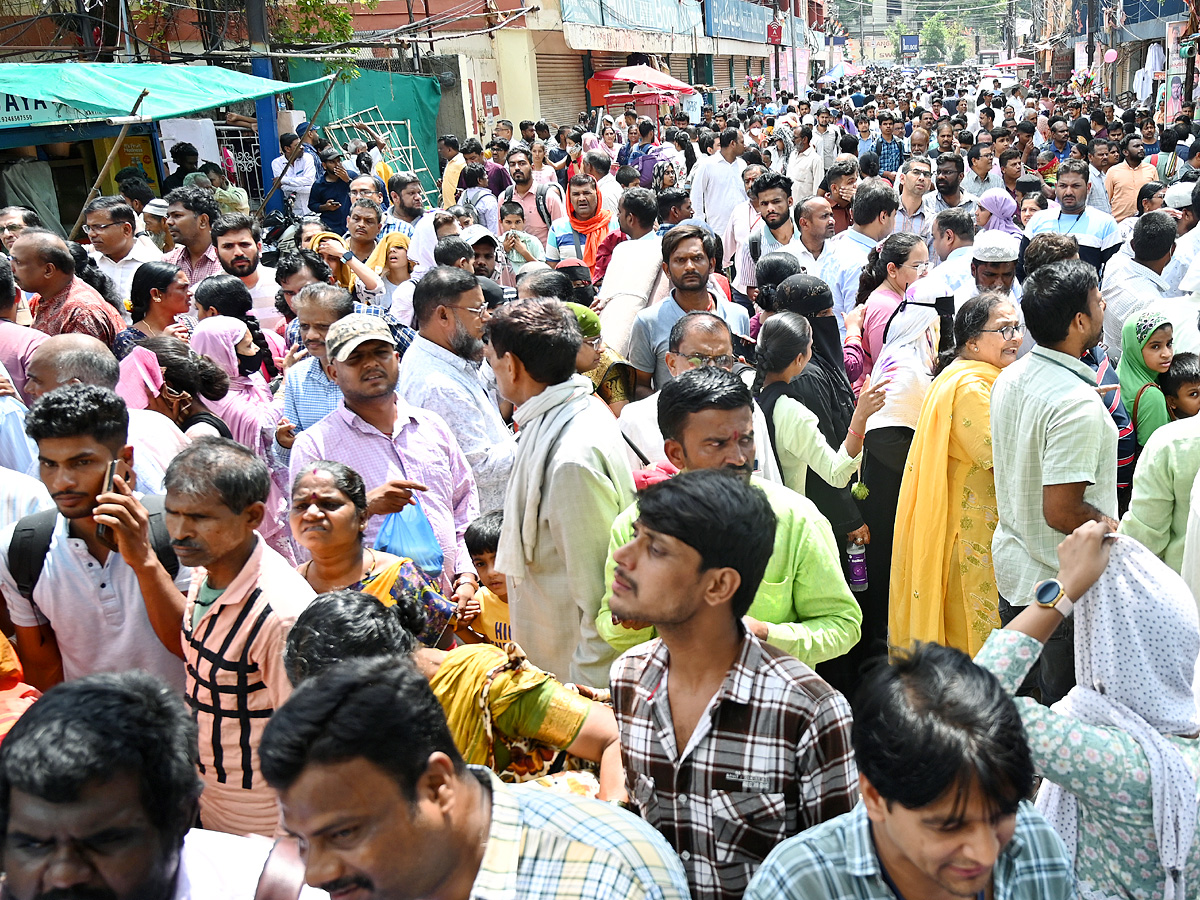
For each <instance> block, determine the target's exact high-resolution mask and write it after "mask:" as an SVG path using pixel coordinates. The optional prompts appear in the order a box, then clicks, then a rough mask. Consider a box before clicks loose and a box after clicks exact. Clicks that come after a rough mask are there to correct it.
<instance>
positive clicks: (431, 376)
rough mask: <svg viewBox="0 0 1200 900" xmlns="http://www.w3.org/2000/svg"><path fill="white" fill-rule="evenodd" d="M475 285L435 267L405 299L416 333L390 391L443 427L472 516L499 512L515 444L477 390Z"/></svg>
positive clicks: (479, 297) (480, 305)
mask: <svg viewBox="0 0 1200 900" xmlns="http://www.w3.org/2000/svg"><path fill="white" fill-rule="evenodd" d="M486 306H487V304H486V302H485V301H484V299H483V291H482V290H480V287H479V281H478V279H477V278H476V277H475V276H474V275H472V274H470V273H468V272H464V271H463V270H462V269H458V268H454V267H452V266H438V267H437V268H435V269H432V270H430V271H429V272H428V273H426V275H425V277H424V278H422V279H421V282H420V284H418V285H417V289H416V292H415V293H414V294H413V310H414V312H415V313H416V321H417V323H418V327H419V329H420V330H419V333H418V335H417V337H416V338H415V339H414V340H413V343H412V346H410V347H409V348H408V350H407V351H405V353H404V358H403V359H402V360H401V361H400V380H399V382H398V383H397V385H396V390H397V392H398V393H399V394H400V396H401V397H403V398H404V399H405V400H407V401H408V402H409V403H411V404H413V405H414V406H420V407H422V408H424V409H427V410H429V411H430V412H434V413H437V414H438V415H439V416H441V417H442V418H443V419H445V420H446V424H447V425H449V426H450V430H451V431H453V432H454V437H455V439H456V440H457V441H458V445H459V447H460V448H462V451H463V455H464V456H465V457H466V458H467V463H468V464H469V465H470V466H471V472H472V474H474V476H475V485H476V487H477V488H478V490H479V511H480V512H481V513H484V512H489V511H491V510H493V509H502V508H503V507H504V491H505V487H506V486H507V485H508V480H509V477H510V475H511V474H512V464H513V460H514V459H515V458H516V454H517V443H516V439H515V438H514V437H513V436H512V432H510V431H509V430H508V426H506V425H505V424H504V419H502V418H501V417H500V410H499V409H498V408H497V407H496V404H495V403H493V402H492V401H491V400H490V399H489V398H488V396H487V394H486V393H485V391H484V385H483V382H482V380H481V379H480V376H479V367H480V363H481V362H482V361H483V340H482V337H483V316H482V312H483V311H484V310H485V309H486Z"/></svg>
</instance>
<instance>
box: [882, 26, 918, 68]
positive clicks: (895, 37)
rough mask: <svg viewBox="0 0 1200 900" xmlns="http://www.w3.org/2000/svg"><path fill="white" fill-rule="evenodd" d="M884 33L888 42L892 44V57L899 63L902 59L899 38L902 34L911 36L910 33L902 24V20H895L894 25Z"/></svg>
mask: <svg viewBox="0 0 1200 900" xmlns="http://www.w3.org/2000/svg"><path fill="white" fill-rule="evenodd" d="M885 33H886V35H887V38H888V40H889V41H891V42H892V56H893V57H894V58H895V60H896V61H897V62H899V61H900V60H901V58H902V57H903V52H902V50H901V41H900V36H901V35H904V34H912V32H911V31H909V30H908V26H907V25H905V24H904V20H903V19H897V20H896V24H895V25H893V26H892V27H891V28H889V29H888V30H887V31H886V32H885Z"/></svg>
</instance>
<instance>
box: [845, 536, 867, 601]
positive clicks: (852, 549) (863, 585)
mask: <svg viewBox="0 0 1200 900" xmlns="http://www.w3.org/2000/svg"><path fill="white" fill-rule="evenodd" d="M846 559H847V560H848V561H849V563H850V590H852V591H856V592H858V591H865V590H866V589H867V548H866V547H865V546H863V545H862V544H856V543H855V542H854V541H850V543H848V544H846Z"/></svg>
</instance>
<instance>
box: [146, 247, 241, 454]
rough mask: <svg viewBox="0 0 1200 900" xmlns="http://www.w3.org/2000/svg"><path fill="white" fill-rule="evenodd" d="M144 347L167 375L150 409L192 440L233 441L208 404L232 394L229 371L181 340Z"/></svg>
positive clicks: (164, 338)
mask: <svg viewBox="0 0 1200 900" xmlns="http://www.w3.org/2000/svg"><path fill="white" fill-rule="evenodd" d="M143 268H144V267H143ZM141 346H142V348H143V349H145V350H149V351H150V352H151V353H153V354H154V355H155V356H156V357H157V358H158V365H159V366H160V367H161V368H162V372H163V390H162V393H161V394H160V395H159V396H158V397H157V398H155V399H154V400H152V401H151V403H150V406H149V407H148V408H149V409H153V410H155V411H156V412H160V413H162V414H163V415H164V416H166V417H167V418H168V419H170V420H171V421H172V422H174V423H175V424H176V425H178V426H179V430H180V431H182V432H183V433H184V434H186V435H187V436H188V437H189V438H191V439H192V440H195V439H196V438H200V437H210V436H211V437H224V438H232V437H233V433H232V432H231V431H230V430H229V426H228V425H226V424H225V421H224V419H222V418H221V417H220V416H218V415H217V414H216V413H214V412H213V411H212V410H210V409H209V408H208V406H206V405H205V403H204V401H205V400H223V399H224V398H225V395H226V394H228V393H229V376H228V375H227V374H225V370H224V369H222V368H221V367H220V366H218V365H217V364H216V363H215V362H213V360H212V358H211V357H208V356H204V355H202V354H199V353H196V352H194V351H193V350H192V349H191V348H190V347H188V345H187V344H185V343H184V342H183V341H181V340H179V339H178V338H173V337H167V336H165V335H164V336H160V337H152V338H146V339H145V340H143V341H142V343H141Z"/></svg>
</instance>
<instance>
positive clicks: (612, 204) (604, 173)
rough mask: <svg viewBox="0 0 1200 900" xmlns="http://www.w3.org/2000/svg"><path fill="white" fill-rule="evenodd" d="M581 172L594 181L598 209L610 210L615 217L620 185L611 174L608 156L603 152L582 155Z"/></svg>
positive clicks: (590, 151) (610, 163)
mask: <svg viewBox="0 0 1200 900" xmlns="http://www.w3.org/2000/svg"><path fill="white" fill-rule="evenodd" d="M583 171H584V172H585V173H586V174H588V175H591V176H592V177H593V178H595V179H596V189H597V190H598V191H599V192H600V208H601V209H607V210H610V211H611V212H612V214H613V215H614V216H615V215H616V214H617V201H618V200H620V199H621V185H620V183H619V182H618V181H617V176H615V175H614V174H613V173H612V160H611V159H609V157H608V154H606V153H605V152H604V151H603V150H589V151H588V152H587V153H585V154H583Z"/></svg>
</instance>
